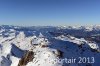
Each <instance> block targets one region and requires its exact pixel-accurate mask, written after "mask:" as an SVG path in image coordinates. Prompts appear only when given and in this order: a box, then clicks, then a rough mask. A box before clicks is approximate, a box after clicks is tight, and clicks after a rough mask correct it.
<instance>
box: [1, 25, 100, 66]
mask: <svg viewBox="0 0 100 66" xmlns="http://www.w3.org/2000/svg"><path fill="white" fill-rule="evenodd" d="M0 66H100V26H80V27H74V26H56V27H55V26H31V27H22V26H9V25H2V26H0Z"/></svg>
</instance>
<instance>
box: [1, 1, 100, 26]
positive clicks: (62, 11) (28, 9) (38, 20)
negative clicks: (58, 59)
mask: <svg viewBox="0 0 100 66" xmlns="http://www.w3.org/2000/svg"><path fill="white" fill-rule="evenodd" d="M2 24H3V25H26V26H27V25H28V26H29V25H42V26H43V25H90V24H91V25H95V24H100V0H0V25H2Z"/></svg>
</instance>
